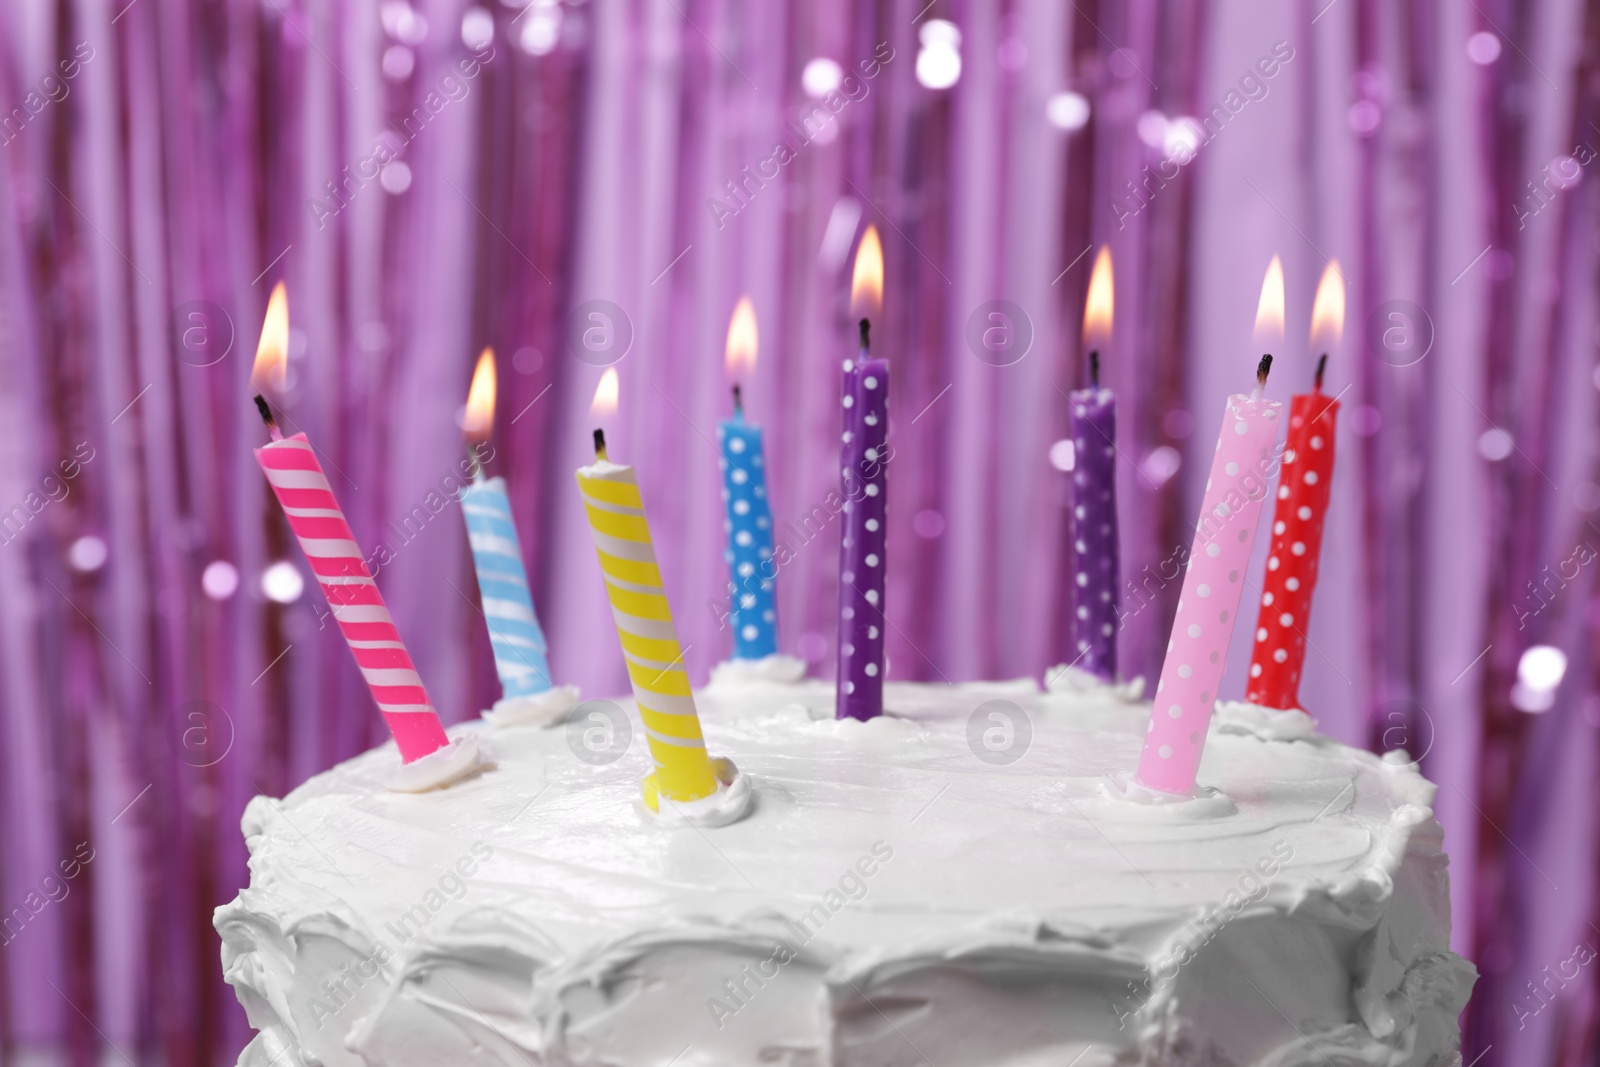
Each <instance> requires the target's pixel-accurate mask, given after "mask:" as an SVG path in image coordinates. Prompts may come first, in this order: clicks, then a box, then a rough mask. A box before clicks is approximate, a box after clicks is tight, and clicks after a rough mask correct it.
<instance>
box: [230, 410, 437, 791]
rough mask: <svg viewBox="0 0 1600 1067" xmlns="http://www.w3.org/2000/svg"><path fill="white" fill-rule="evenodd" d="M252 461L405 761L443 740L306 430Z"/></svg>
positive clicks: (260, 450) (259, 452)
mask: <svg viewBox="0 0 1600 1067" xmlns="http://www.w3.org/2000/svg"><path fill="white" fill-rule="evenodd" d="M256 461H257V462H258V463H260V464H261V469H262V470H263V471H264V472H266V475H267V481H268V482H270V483H271V485H272V491H273V493H275V494H277V497H278V503H280V504H282V505H283V513H284V514H285V515H286V516H288V518H289V528H290V529H292V530H293V531H294V536H295V538H296V539H297V540H298V541H299V542H300V549H301V551H303V552H304V553H305V554H306V562H308V563H310V564H311V572H312V573H313V574H315V575H316V577H317V583H318V584H319V585H321V586H322V592H323V595H324V596H326V597H327V598H328V605H329V607H331V608H332V609H333V617H334V618H335V619H336V620H337V621H338V623H339V630H340V632H342V633H343V634H344V639H345V641H346V642H347V643H348V644H349V645H350V652H351V653H352V654H353V655H354V656H355V658H356V666H357V667H359V668H361V677H362V678H364V679H365V680H366V683H367V686H368V688H370V689H371V690H372V699H373V700H375V701H377V703H378V710H379V711H381V712H383V719H384V721H385V722H386V723H388V724H389V731H390V732H391V733H392V734H394V740H395V744H396V745H398V746H399V748H400V759H401V760H402V761H403V762H405V763H410V762H412V761H413V760H417V759H421V758H422V757H423V756H426V755H428V754H429V753H431V752H434V751H436V750H438V749H440V748H443V747H444V746H445V745H446V744H447V743H448V742H449V739H448V738H446V737H445V733H444V727H443V726H442V725H440V723H439V714H438V712H436V711H434V709H433V702H432V701H430V700H429V699H428V691H427V690H426V689H424V688H423V686H422V678H421V676H419V675H418V674H417V668H416V665H415V664H413V663H412V662H411V654H410V653H409V652H407V651H406V646H405V642H404V641H402V640H400V631H399V630H398V629H396V628H395V625H394V619H392V618H390V616H389V608H388V606H387V605H385V604H384V602H383V594H382V593H380V592H378V583H377V582H374V581H373V580H372V574H371V573H370V572H369V571H368V570H367V563H366V560H364V559H362V557H361V549H360V548H359V547H358V546H357V545H356V539H355V535H354V534H352V533H351V532H350V524H349V523H347V522H346V521H345V518H344V512H343V511H342V510H340V508H339V501H338V500H337V499H335V498H334V495H333V489H332V488H331V487H330V486H329V485H328V476H327V475H326V474H324V473H323V472H322V465H321V464H320V463H318V462H317V456H316V453H314V452H312V451H311V442H310V441H308V440H306V435H305V434H303V433H297V434H295V435H294V436H293V437H285V438H281V439H279V440H275V441H273V442H272V443H270V444H268V445H265V446H263V447H261V448H258V449H256Z"/></svg>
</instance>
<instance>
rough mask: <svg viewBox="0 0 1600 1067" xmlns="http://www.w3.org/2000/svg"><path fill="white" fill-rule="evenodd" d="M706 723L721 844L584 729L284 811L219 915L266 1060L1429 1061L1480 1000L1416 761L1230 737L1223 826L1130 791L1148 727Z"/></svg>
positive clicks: (708, 699) (782, 720)
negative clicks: (1127, 778) (453, 771)
mask: <svg viewBox="0 0 1600 1067" xmlns="http://www.w3.org/2000/svg"><path fill="white" fill-rule="evenodd" d="M697 698H698V700H699V703H700V708H701V712H702V721H703V724H704V728H705V732H706V736H707V741H708V746H709V747H710V748H711V750H712V751H714V752H718V753H726V754H728V755H730V756H733V757H734V758H736V759H737V760H738V762H739V765H740V768H741V770H742V771H743V772H744V774H748V775H751V776H753V777H755V778H757V779H759V788H758V789H757V790H756V791H755V792H756V793H757V794H759V795H758V798H757V802H756V803H755V804H754V805H753V806H752V807H751V810H750V811H749V812H748V814H747V815H746V817H745V818H743V819H741V820H740V821H738V822H735V823H732V824H730V825H725V826H721V827H718V828H702V827H695V828H692V829H690V828H685V829H682V830H679V831H675V832H672V833H663V832H662V831H661V830H660V829H659V828H657V827H655V826H651V825H648V824H646V823H644V822H642V821H641V820H640V818H639V816H638V814H637V813H636V811H635V810H634V809H635V802H636V801H635V798H636V797H637V790H638V780H639V778H640V776H641V775H642V774H643V773H644V772H645V771H646V770H647V769H648V764H649V761H648V757H647V754H646V752H645V745H644V743H643V740H642V737H641V734H642V731H638V732H636V733H635V735H634V741H633V744H632V746H631V748H630V749H629V750H628V751H627V752H626V753H625V754H624V755H623V756H622V758H621V759H619V760H617V761H616V762H614V763H611V764H608V765H604V766H594V765H592V764H590V763H585V762H583V761H582V760H580V759H579V758H577V756H576V755H574V753H573V751H572V750H571V749H570V748H569V747H568V742H567V739H566V737H565V733H566V731H563V730H511V731H505V732H500V733H496V734H495V735H494V736H495V747H496V760H497V762H496V764H495V765H494V766H493V767H491V768H489V769H488V770H486V771H485V772H484V773H482V774H478V775H475V776H473V777H471V778H469V779H467V780H466V781H462V782H460V783H458V784H457V785H456V786H455V787H453V788H451V789H449V790H444V791H441V792H438V793H434V794H426V795H421V796H406V795H401V794H395V793H391V792H388V791H386V790H385V789H384V788H383V787H382V783H381V775H382V772H383V770H384V768H385V767H386V761H387V760H392V758H393V757H392V752H385V751H384V750H382V749H379V750H375V751H373V752H369V753H366V754H365V755H363V756H359V757H357V758H356V759H354V760H351V761H349V762H348V763H345V764H342V765H340V766H339V767H336V768H334V769H333V770H331V771H329V772H327V773H325V774H322V775H319V776H317V777H316V778H313V779H312V780H310V781H309V782H307V783H305V784H304V785H302V786H301V787H300V788H299V789H296V790H295V791H294V792H293V793H292V794H291V795H290V796H289V797H288V798H286V799H285V800H283V801H281V802H277V801H270V800H267V799H266V798H260V797H258V798H256V799H255V800H253V801H252V802H251V803H250V805H249V807H248V808H247V809H246V812H245V817H244V832H245V838H246V842H247V844H248V846H249V849H250V871H251V883H250V886H249V888H247V889H244V890H243V891H241V892H240V894H239V896H238V898H237V899H236V900H234V901H233V902H232V903H230V904H228V905H226V906H224V907H222V908H220V909H218V911H217V914H216V927H217V930H218V931H219V932H220V934H221V935H222V940H223V963H224V968H225V973H226V977H227V980H228V981H229V982H230V983H232V984H233V986H234V987H235V989H236V991H237V992H238V995H239V998H240V1000H241V1002H242V1003H243V1004H244V1006H245V1008H246V1010H247V1012H248V1014H249V1017H250V1020H251V1023H252V1024H253V1025H254V1026H255V1027H257V1028H258V1029H259V1030H260V1031H261V1032H260V1034H259V1035H258V1036H257V1037H256V1039H255V1040H254V1042H252V1044H251V1045H250V1047H249V1048H248V1049H246V1051H245V1053H244V1055H243V1057H242V1058H241V1060H240V1063H241V1064H242V1065H246V1067H268V1065H269V1064H271V1063H273V1062H274V1060H276V1061H277V1062H278V1063H279V1064H301V1063H311V1062H316V1063H321V1064H326V1065H328V1067H363V1065H365V1067H377V1065H388V1067H413V1065H415V1067H423V1065H428V1067H432V1065H434V1064H441V1063H449V1064H484V1065H488V1064H496V1065H498V1064H505V1065H520V1064H529V1063H536V1064H544V1063H551V1064H555V1063H560V1064H573V1065H577V1064H583V1065H601V1064H604V1065H610V1067H634V1065H640V1067H643V1065H653V1067H661V1065H663V1064H667V1063H669V1062H675V1063H676V1065H677V1067H713V1065H735V1064H737V1065H745V1064H757V1063H771V1064H777V1065H788V1067H801V1065H809V1067H830V1065H831V1067H855V1065H861V1064H895V1065H899V1064H916V1065H920V1064H922V1063H923V1062H924V1060H923V1055H924V1054H925V1055H926V1056H927V1058H928V1060H929V1061H931V1062H934V1063H939V1064H985V1065H989V1064H995V1065H1008V1067H1024V1065H1027V1067H1037V1065H1043V1064H1058V1065H1060V1064H1068V1063H1074V1062H1076V1064H1077V1067H1089V1065H1095V1067H1109V1065H1111V1064H1113V1063H1115V1064H1131V1063H1135V1062H1138V1063H1145V1064H1149V1065H1152V1067H1154V1065H1160V1067H1197V1065H1239V1067H1243V1065H1247V1064H1248V1065H1255V1067H1261V1065H1267V1064H1271V1065H1278V1067H1287V1065H1290V1064H1294V1065H1302V1064H1320V1063H1323V1062H1325V1061H1331V1062H1336V1063H1338V1064H1340V1067H1352V1065H1369V1067H1427V1065H1430V1064H1433V1063H1436V1062H1444V1061H1445V1060H1446V1059H1447V1058H1448V1057H1449V1056H1450V1055H1451V1054H1452V1053H1453V1052H1454V1050H1455V1048H1456V1043H1457V1030H1456V1017H1457V1015H1458V1013H1459V1012H1460V1010H1461V1008H1462V1006H1463V1005H1464V1003H1465V1001H1466V998H1467V994H1468V992H1469V991H1470V989H1471V985H1472V981H1473V977H1474V974H1475V972H1474V970H1473V968H1472V966H1471V964H1469V963H1467V962H1466V961H1464V960H1462V959H1460V958H1459V957H1457V956H1454V955H1452V954H1451V953H1450V952H1449V949H1448V941H1449V924H1450V917H1449V894H1448V882H1447V874H1446V864H1447V860H1446V859H1445V856H1444V854H1443V852H1442V851H1441V846H1442V832H1441V830H1440V828H1439V824H1438V823H1437V822H1436V821H1435V819H1434V817H1433V813H1432V810H1431V808H1430V805H1431V803H1432V799H1433V794H1434V787H1433V786H1432V785H1430V784H1429V783H1428V782H1426V781H1425V780H1423V778H1422V777H1421V776H1420V775H1419V774H1418V773H1417V772H1416V770H1415V768H1414V767H1410V766H1407V765H1403V764H1398V763H1394V762H1385V761H1382V760H1379V759H1378V758H1377V757H1374V756H1372V755H1369V754H1367V753H1364V752H1359V751H1356V750H1353V749H1350V748H1347V747H1345V746H1343V745H1340V744H1338V743H1336V742H1334V741H1332V740H1329V739H1327V738H1324V737H1320V736H1317V735H1315V734H1306V735H1303V737H1302V739H1301V740H1299V741H1298V742H1297V743H1294V744H1283V743H1281V742H1277V741H1268V740H1265V739H1263V738H1262V737H1260V736H1257V735H1256V734H1254V733H1235V732H1231V731H1223V730H1217V731H1215V732H1213V734H1212V736H1211V737H1210V739H1209V742H1208V744H1207V748H1206V753H1205V758H1204V760H1203V761H1202V763H1201V765H1200V782H1201V785H1202V786H1204V787H1207V788H1209V789H1211V790H1215V791H1216V795H1220V796H1222V797H1223V798H1225V799H1227V800H1228V801H1229V803H1230V805H1231V807H1232V809H1233V810H1232V811H1231V812H1223V813H1218V812H1217V811H1214V810H1203V806H1202V807H1197V806H1196V805H1195V802H1192V801H1191V802H1185V803H1180V804H1175V805H1151V804H1141V803H1135V802H1133V801H1131V800H1130V799H1129V798H1127V797H1125V796H1124V797H1118V796H1115V795H1112V794H1113V792H1114V790H1110V789H1109V788H1108V787H1107V786H1106V783H1107V781H1108V778H1109V776H1111V775H1113V774H1115V773H1117V772H1119V771H1126V770H1128V769H1129V768H1131V767H1133V766H1134V764H1135V762H1136V761H1137V758H1138V755H1139V749H1140V744H1141V741H1142V738H1143V735H1144V731H1145V724H1146V721H1147V719H1148V714H1149V708H1148V705H1141V706H1134V705H1125V704H1122V703H1120V702H1118V701H1115V700H1096V699H1090V698H1087V697H1086V698H1084V699H1083V700H1082V707H1077V706H1069V705H1071V704H1072V702H1071V701H1070V700H1069V699H1068V698H1067V697H1065V696H1064V695H1062V694H1059V693H1057V694H1044V693H1042V692H1041V691H1040V689H1039V686H1038V685H1037V684H1036V683H1033V682H1027V681H1023V682H1012V683H1001V684H994V685H960V686H931V685H909V684H895V683H891V684H889V685H888V686H887V687H886V690H885V701H886V704H887V706H888V707H889V709H890V712H891V714H890V715H886V716H884V717H882V718H880V719H875V720H873V721H871V722H866V723H857V722H853V721H847V722H839V721H836V720H834V719H832V718H831V710H832V706H833V700H834V691H833V685H832V684H831V683H828V682H821V681H807V682H801V683H785V684H781V685H780V684H770V685H766V686H748V687H742V688H740V689H739V690H738V691H737V692H734V691H731V690H730V691H726V692H719V691H718V690H717V689H716V687H713V689H711V690H708V691H706V692H703V693H700V694H697ZM618 703H619V704H622V705H623V706H624V707H628V706H629V704H628V702H626V701H619V702H618ZM996 715H998V716H999V719H995V718H994V717H995V716H996ZM1002 720H1005V721H1010V722H1011V725H1012V727H1014V728H1013V729H1012V731H1011V733H1010V734H1009V735H1005V736H1001V734H1003V731H1001V727H1000V726H999V725H997V723H998V722H1000V721H1002ZM480 729H481V727H480ZM985 731H991V732H993V731H1001V734H995V736H994V737H987V736H986V734H985ZM1024 735H1026V744H1025V745H1024V744H1023V743H1022V742H1021V740H1020V739H1021V738H1023V737H1024ZM1007 737H1009V739H1010V741H1011V742H1013V747H1012V748H1010V749H1007V748H1006V747H1005V746H1004V745H999V746H997V745H996V744H994V743H992V742H994V741H996V740H997V739H998V740H1000V741H1004V740H1006V738H1007ZM1013 757H1016V758H1013ZM1003 759H1005V760H1010V762H999V761H1000V760H1003ZM744 774H741V777H743V776H744ZM1208 796H1211V794H1208ZM1263 1001H1265V1003H1263Z"/></svg>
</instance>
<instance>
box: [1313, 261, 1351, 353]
mask: <svg viewBox="0 0 1600 1067" xmlns="http://www.w3.org/2000/svg"><path fill="white" fill-rule="evenodd" d="M1342 340H1344V277H1343V276H1342V275H1341V274H1340V273H1339V261H1338V260H1337V259H1330V260H1329V261H1328V265H1327V266H1326V267H1324V268H1323V270H1322V281H1321V282H1319V283H1317V299H1316V301H1315V302H1314V303H1313V304H1312V305H1311V348H1312V351H1314V352H1331V351H1335V350H1337V349H1338V347H1339V342H1340V341H1342Z"/></svg>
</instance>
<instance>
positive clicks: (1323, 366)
mask: <svg viewBox="0 0 1600 1067" xmlns="http://www.w3.org/2000/svg"><path fill="white" fill-rule="evenodd" d="M1327 369H1328V353H1326V352H1324V353H1322V358H1321V359H1319V360H1317V379H1316V386H1317V392H1319V393H1320V392H1322V374H1323V372H1324V371H1326V370H1327Z"/></svg>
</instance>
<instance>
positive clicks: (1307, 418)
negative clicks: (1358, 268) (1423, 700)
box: [1245, 263, 1344, 708]
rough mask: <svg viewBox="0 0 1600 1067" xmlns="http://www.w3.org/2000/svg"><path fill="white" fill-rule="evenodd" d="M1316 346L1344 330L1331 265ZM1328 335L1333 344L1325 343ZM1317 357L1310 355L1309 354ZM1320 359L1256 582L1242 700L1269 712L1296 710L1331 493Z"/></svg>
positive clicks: (1296, 418) (1332, 406) (1339, 287)
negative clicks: (1257, 599)
mask: <svg viewBox="0 0 1600 1067" xmlns="http://www.w3.org/2000/svg"><path fill="white" fill-rule="evenodd" d="M1311 324H1312V325H1311V331H1312V339H1313V343H1315V341H1316V340H1318V339H1319V335H1322V336H1321V338H1320V339H1321V340H1323V341H1324V343H1326V344H1328V345H1329V347H1336V346H1337V344H1338V336H1339V334H1340V333H1341V332H1342V329H1343V325H1344V289H1343V280H1342V279H1341V278H1340V277H1339V269H1338V265H1337V264H1336V263H1330V264H1328V269H1327V270H1326V271H1324V272H1323V275H1322V284H1321V285H1319V286H1318V287H1317V300H1316V304H1315V308H1314V310H1313V312H1312V315H1311ZM1330 335H1331V336H1330ZM1313 351H1315V349H1313ZM1327 362H1328V357H1327V356H1326V355H1324V356H1323V357H1322V358H1321V359H1320V360H1319V361H1318V362H1317V376H1316V380H1315V385H1314V386H1313V388H1312V391H1311V392H1309V393H1300V394H1298V395H1296V396H1295V397H1294V398H1293V399H1292V400H1291V401H1290V402H1289V435H1288V441H1287V442H1286V443H1285V447H1284V452H1283V473H1282V475H1281V481H1280V482H1279V484H1278V498H1277V502H1276V503H1275V504H1274V505H1273V514H1272V550H1271V552H1270V554H1269V555H1268V556H1267V574H1266V578H1264V579H1263V580H1262V582H1261V613H1260V616H1259V617H1258V618H1257V620H1256V631H1255V648H1254V651H1253V653H1252V654H1251V657H1250V678H1249V681H1248V682H1246V683H1245V699H1246V700H1248V701H1250V702H1251V703H1252V704H1259V705H1261V706H1262V707H1267V708H1298V707H1299V706H1300V674H1301V671H1302V670H1303V669H1304V667H1305V662H1306V631H1307V629H1309V627H1310V625H1311V592H1312V590H1313V589H1315V588H1316V585H1317V564H1318V562H1319V560H1320V559H1321V556H1322V527H1323V523H1324V521H1325V520H1326V518H1327V515H1328V496H1329V492H1330V490H1331V488H1332V485H1333V438H1334V431H1335V430H1336V429H1337V428H1338V421H1339V401H1337V400H1334V399H1330V398H1329V397H1326V396H1324V395H1323V394H1322V372H1323V370H1324V368H1325V367H1326V366H1327Z"/></svg>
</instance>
